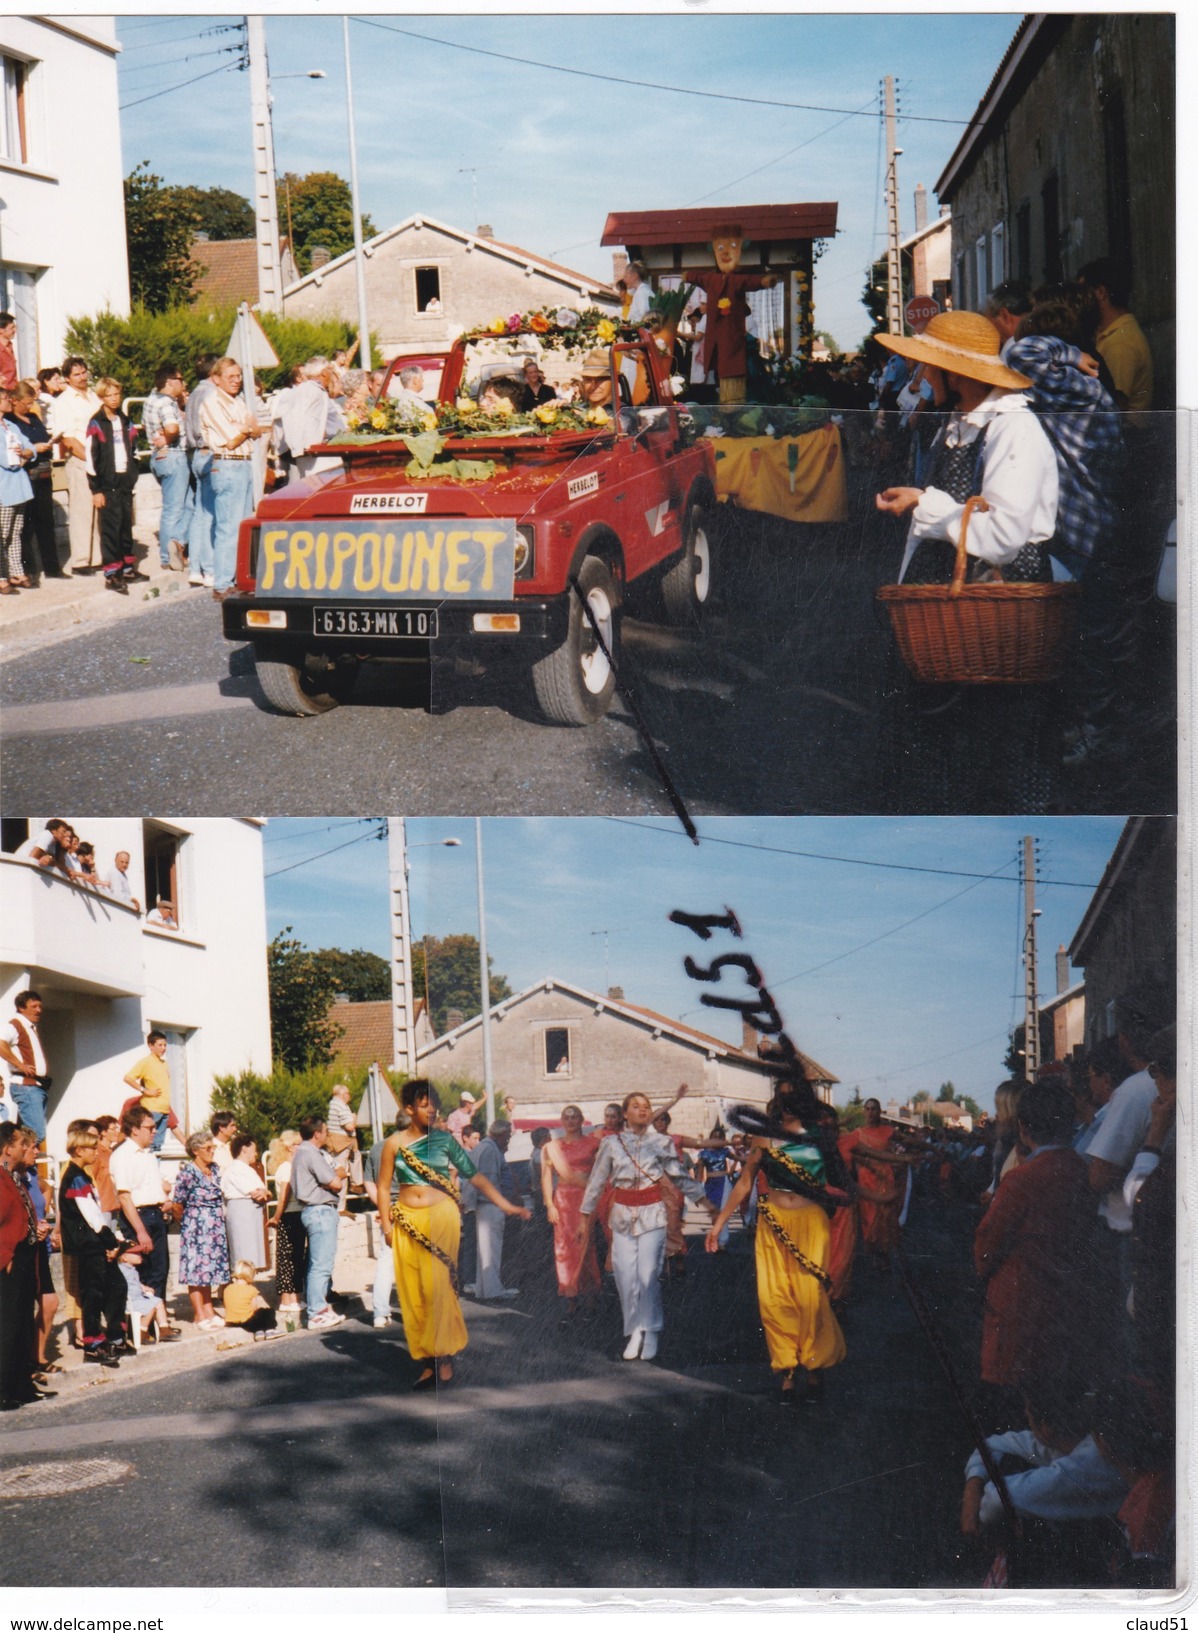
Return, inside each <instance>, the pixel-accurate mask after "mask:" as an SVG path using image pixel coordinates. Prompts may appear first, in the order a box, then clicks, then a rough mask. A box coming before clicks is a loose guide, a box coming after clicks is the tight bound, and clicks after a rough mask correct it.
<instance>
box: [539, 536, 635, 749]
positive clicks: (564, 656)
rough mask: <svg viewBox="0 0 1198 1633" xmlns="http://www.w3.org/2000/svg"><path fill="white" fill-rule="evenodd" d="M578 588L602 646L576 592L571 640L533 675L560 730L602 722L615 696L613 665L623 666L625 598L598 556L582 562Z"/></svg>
mask: <svg viewBox="0 0 1198 1633" xmlns="http://www.w3.org/2000/svg"><path fill="white" fill-rule="evenodd" d="M578 588H579V590H580V591H581V592H582V600H583V601H585V602H586V605H587V607H588V608H589V609H590V611H591V613H592V614H593V615H594V619H595V623H596V624H597V625H598V627H599V632H600V634H601V635H602V637H603V641H602V645H601V644H600V642H599V640H598V639H597V638H596V635H595V630H594V628H593V627H592V624H591V620H590V618H588V617H587V615H586V613H585V612H584V610H583V606H582V602H581V601H580V600H579V597H578V595H577V594H576V592H575V591H574V589H573V588H572V587H571V589H570V592H569V594H570V615H569V628H568V630H567V633H566V639H565V640H564V641H563V642H562V644H561V646H559V647H558V649H557V651H556V652H551V653H549V655H548V656H547V657H544V658H542V659H541V660H540V661H539V662H538V663H536V664H534V666H533V671H532V681H533V689H534V691H535V693H536V698H537V704H538V706H539V708H540V710H541V713H542V714H543V715H544V716H545V718H546V719H547V720H549V721H552V722H553V724H554V725H559V726H589V725H590V724H591V723H592V722H593V721H596V720H601V719H602V718H603V716H604V715H605V714H606V713H607V711H608V709H609V707H610V706H611V700H612V697H613V696H614V695H615V690H616V676H615V670H614V668H613V663H616V664H618V663H619V650H620V597H619V592H618V591H617V589H616V584H615V580H614V579H613V578H612V576H611V573H610V571H609V570H608V567H607V564H606V563H605V562H603V561H601V560H600V559H599V557H598V556H588V557H587V558H586V560H585V561H584V562H583V564H582V568H581V570H580V572H579V574H578ZM604 647H606V648H607V652H606V653H605V652H604V650H603V648H604ZM609 655H610V658H609Z"/></svg>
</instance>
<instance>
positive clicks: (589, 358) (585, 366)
mask: <svg viewBox="0 0 1198 1633" xmlns="http://www.w3.org/2000/svg"><path fill="white" fill-rule="evenodd" d="M581 373H582V377H583V379H584V380H588V379H589V380H598V379H603V380H606V379H607V378H608V376H609V375H610V374H611V353H610V352H609V351H608V350H607V348H606V347H605V346H596V347H595V349H594V351H590V352H588V353H587V354H586V356H585V357H584V358H583V360H582V369H581Z"/></svg>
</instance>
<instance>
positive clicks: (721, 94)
mask: <svg viewBox="0 0 1198 1633" xmlns="http://www.w3.org/2000/svg"><path fill="white" fill-rule="evenodd" d="M353 21H354V22H355V23H361V24H363V25H364V26H365V27H367V28H381V29H382V30H383V32H384V33H385V34H402V35H403V36H404V37H405V38H406V39H409V40H423V41H425V43H426V44H428V45H444V46H447V47H448V48H449V49H450V50H451V51H468V52H470V53H471V54H472V55H473V56H476V57H494V58H495V59H496V60H497V61H499V62H514V63H517V64H518V65H519V66H520V67H521V68H544V69H546V70H547V71H548V72H549V73H553V74H571V75H573V76H574V77H575V78H576V79H598V80H602V81H603V82H604V84H606V85H630V86H632V87H633V88H634V89H636V90H640V91H669V92H670V93H671V94H672V95H674V96H697V97H702V98H704V99H705V100H707V101H711V102H739V103H743V104H748V105H749V106H752V107H755V108H788V109H790V110H791V111H792V112H796V113H842V114H844V115H845V116H846V117H847V118H855V117H857V115H858V114H859V112H860V111H861V110H859V109H857V108H829V107H826V106H823V105H822V104H820V103H816V102H778V101H774V100H773V99H771V98H769V97H763V96H735V95H733V94H732V93H731V92H728V91H697V90H694V89H693V88H692V87H690V86H688V85H661V84H659V83H658V82H657V81H656V80H651V79H626V78H624V77H623V75H621V74H600V73H598V72H596V71H595V70H594V69H590V68H566V67H564V66H563V65H562V64H561V63H558V62H538V61H537V60H536V59H535V58H532V57H517V56H513V55H511V54H510V53H509V52H506V51H488V50H486V49H485V48H484V47H483V46H481V45H461V44H460V43H459V42H458V41H457V40H442V39H438V37H437V36H436V35H435V34H418V33H417V32H416V31H415V30H414V29H411V28H394V27H392V26H391V25H390V24H388V23H380V22H379V21H378V20H377V19H376V18H374V17H355V18H353ZM869 117H871V118H872V117H873V115H872V114H871V115H870V116H869ZM906 117H907V118H908V119H918V120H920V121H922V122H923V123H924V124H932V125H962V126H965V127H966V128H969V127H970V126H972V125H974V124H975V123H978V121H975V120H972V119H946V118H944V117H942V116H941V115H939V114H930V113H922V114H921V113H911V114H908V115H907V116H906Z"/></svg>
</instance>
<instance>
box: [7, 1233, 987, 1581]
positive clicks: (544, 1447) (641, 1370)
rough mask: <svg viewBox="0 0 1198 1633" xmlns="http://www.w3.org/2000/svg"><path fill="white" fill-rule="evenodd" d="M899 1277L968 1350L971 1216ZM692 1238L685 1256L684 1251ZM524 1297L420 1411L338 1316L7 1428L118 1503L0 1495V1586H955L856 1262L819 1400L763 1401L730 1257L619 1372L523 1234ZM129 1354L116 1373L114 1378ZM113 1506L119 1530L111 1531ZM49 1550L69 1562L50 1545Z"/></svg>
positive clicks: (705, 1262)
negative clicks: (111, 1465)
mask: <svg viewBox="0 0 1198 1633" xmlns="http://www.w3.org/2000/svg"><path fill="white" fill-rule="evenodd" d="M924 1213H925V1217H924V1218H923V1220H922V1222H920V1221H918V1220H916V1221H913V1224H912V1227H911V1229H910V1232H909V1242H908V1246H909V1251H910V1254H911V1256H912V1260H913V1263H914V1265H915V1266H916V1268H917V1269H918V1271H919V1272H920V1274H921V1276H923V1277H925V1278H926V1284H927V1286H928V1287H929V1289H930V1290H931V1291H932V1292H933V1294H934V1296H935V1298H936V1301H937V1303H938V1305H939V1307H940V1308H941V1310H942V1311H943V1312H945V1314H946V1319H947V1330H948V1333H949V1338H950V1341H951V1343H952V1344H953V1347H954V1349H955V1350H956V1351H957V1353H958V1354H959V1355H960V1356H961V1358H962V1362H963V1365H964V1366H969V1365H970V1364H971V1363H976V1354H977V1349H976V1340H977V1295H976V1289H975V1288H974V1287H973V1284H972V1279H971V1277H970V1274H969V1271H968V1266H967V1262H966V1257H965V1253H966V1244H967V1240H968V1236H967V1228H968V1226H967V1220H966V1218H965V1216H964V1215H958V1216H956V1217H954V1218H947V1219H946V1218H945V1217H941V1216H938V1215H937V1214H936V1213H935V1212H934V1211H933V1212H931V1213H929V1212H928V1211H927V1210H924ZM698 1246H699V1243H698V1239H697V1238H695V1239H693V1240H692V1243H691V1247H692V1250H694V1249H697V1248H698ZM525 1249H526V1252H525V1255H524V1261H523V1262H522V1263H516V1264H510V1265H509V1267H508V1272H507V1274H508V1279H509V1280H511V1279H513V1273H515V1274H516V1275H518V1276H519V1279H520V1285H521V1297H520V1298H519V1300H518V1301H517V1302H516V1303H515V1304H514V1305H510V1306H489V1307H483V1306H478V1305H474V1304H467V1306H466V1309H467V1319H468V1322H469V1326H470V1348H469V1350H468V1352H467V1355H466V1357H465V1358H464V1360H463V1361H462V1363H461V1364H460V1368H459V1379H458V1381H457V1382H456V1383H455V1385H454V1387H453V1388H452V1390H450V1391H445V1392H442V1394H441V1395H440V1398H439V1400H436V1399H430V1398H428V1397H425V1396H423V1395H412V1394H411V1393H410V1391H409V1388H408V1384H409V1382H410V1380H411V1379H412V1378H413V1376H414V1375H415V1368H414V1366H413V1364H412V1362H411V1361H410V1359H409V1358H408V1356H407V1354H406V1351H405V1349H404V1345H403V1341H402V1336H401V1332H400V1329H399V1327H398V1326H394V1327H392V1328H391V1329H389V1330H388V1331H387V1332H385V1333H381V1334H380V1333H376V1332H375V1331H374V1330H373V1329H371V1328H370V1327H368V1326H367V1325H365V1323H364V1322H363V1321H361V1320H358V1319H353V1320H351V1321H350V1322H348V1323H347V1324H346V1325H345V1326H343V1327H341V1328H339V1329H337V1330H335V1331H333V1332H331V1333H329V1334H327V1335H322V1336H319V1337H318V1336H316V1335H312V1336H311V1337H308V1336H304V1337H303V1338H299V1339H293V1340H288V1341H287V1342H285V1343H281V1344H278V1345H274V1346H271V1345H257V1346H253V1347H252V1348H250V1349H248V1350H245V1351H239V1352H237V1353H235V1354H232V1355H228V1356H225V1357H222V1358H220V1359H219V1361H218V1362H217V1363H216V1364H214V1365H213V1366H212V1367H211V1368H209V1369H207V1370H205V1371H199V1372H197V1371H193V1372H189V1373H187V1374H186V1375H184V1376H182V1377H179V1378H175V1379H173V1380H170V1381H167V1382H157V1383H149V1384H146V1385H144V1386H139V1387H136V1388H133V1389H122V1390H121V1391H120V1392H119V1393H113V1394H110V1395H108V1396H107V1398H106V1396H105V1391H104V1390H103V1389H102V1388H99V1387H98V1388H97V1389H96V1390H94V1391H93V1392H90V1395H89V1398H88V1399H86V1400H75V1401H72V1402H71V1403H70V1404H69V1405H67V1406H65V1407H62V1408H61V1409H60V1408H58V1407H55V1406H52V1405H51V1406H47V1407H45V1408H30V1409H27V1410H26V1411H24V1412H22V1413H20V1414H18V1415H16V1416H14V1417H12V1418H8V1419H6V1420H4V1422H3V1425H2V1426H0V1473H2V1472H3V1470H4V1469H7V1468H9V1467H11V1466H13V1465H14V1464H15V1463H41V1462H44V1461H46V1460H50V1459H65V1460H67V1461H68V1462H70V1461H73V1460H78V1459H83V1458H90V1457H101V1456H107V1457H116V1458H120V1459H124V1460H126V1461H127V1462H129V1463H130V1464H132V1466H133V1470H134V1472H133V1474H132V1476H131V1477H130V1478H129V1479H128V1480H127V1481H126V1482H125V1483H124V1484H123V1485H122V1486H120V1487H119V1488H117V1487H111V1486H109V1487H104V1488H99V1489H96V1490H92V1491H81V1492H76V1493H74V1494H70V1495H66V1496H61V1497H56V1498H46V1499H41V1500H37V1501H34V1500H26V1501H24V1502H21V1503H14V1502H4V1503H3V1504H0V1524H2V1525H3V1529H4V1536H5V1553H6V1558H7V1560H8V1561H9V1563H8V1565H7V1566H6V1569H5V1576H6V1579H7V1581H8V1582H9V1583H10V1584H12V1585H15V1586H20V1585H32V1584H39V1585H43V1586H70V1585H72V1584H76V1583H89V1584H94V1585H98V1586H123V1585H128V1584H143V1585H146V1586H154V1585H157V1584H167V1585H169V1584H174V1585H180V1586H192V1585H201V1584H205V1583H210V1582H212V1581H214V1580H216V1581H221V1582H223V1583H225V1584H237V1585H245V1586H259V1585H261V1586H274V1587H278V1586H284V1585H308V1584H312V1585H316V1584H320V1585H333V1584H335V1583H336V1584H344V1585H347V1586H383V1585H386V1586H409V1587H410V1586H423V1585H438V1586H439V1585H442V1584H445V1585H448V1586H450V1587H460V1588H463V1589H465V1588H488V1587H502V1586H517V1585H519V1586H545V1587H553V1586H562V1587H565V1586H573V1587H582V1586H592V1587H604V1586H618V1585H625V1586H638V1587H654V1586H656V1587H666V1586H669V1587H692V1588H703V1587H716V1586H725V1587H727V1586H743V1587H752V1586H756V1587H766V1588H769V1587H787V1586H792V1587H793V1586H805V1587H826V1586H836V1585H840V1586H856V1587H884V1586H896V1587H897V1586H912V1587H913V1586H948V1585H953V1584H956V1583H961V1584H968V1585H976V1583H977V1582H978V1581H979V1580H980V1579H981V1575H982V1574H983V1572H984V1569H985V1561H982V1562H981V1563H980V1565H979V1561H978V1559H977V1558H976V1557H975V1556H973V1555H971V1554H962V1553H961V1551H960V1539H959V1538H958V1537H957V1536H956V1534H955V1513H956V1508H957V1505H958V1503H959V1498H960V1471H961V1468H962V1465H963V1460H964V1456H965V1452H966V1441H965V1437H964V1430H963V1428H962V1425H961V1423H960V1420H959V1419H958V1418H957V1416H956V1414H955V1412H954V1410H953V1408H952V1405H951V1402H950V1400H949V1398H948V1396H947V1393H946V1389H945V1386H944V1383H943V1380H942V1378H941V1376H940V1374H939V1372H938V1370H937V1368H936V1366H935V1363H934V1362H933V1360H932V1358H931V1356H930V1354H929V1351H928V1348H927V1345H926V1343H925V1342H924V1339H923V1337H922V1335H921V1333H920V1331H919V1329H918V1327H917V1326H916V1324H915V1322H914V1320H913V1318H912V1316H911V1314H910V1311H909V1309H908V1307H907V1304H906V1302H905V1300H904V1298H903V1296H902V1294H901V1292H900V1291H899V1288H898V1284H897V1281H896V1282H893V1283H884V1282H880V1281H878V1280H876V1279H872V1280H871V1279H870V1278H869V1277H867V1276H865V1275H864V1274H863V1273H860V1274H859V1278H858V1280H859V1286H858V1290H857V1293H856V1295H855V1297H854V1301H853V1303H852V1306H851V1308H850V1311H849V1315H848V1318H847V1321H846V1335H847V1341H848V1346H849V1354H848V1358H847V1360H846V1361H845V1363H844V1364H843V1365H842V1366H841V1367H840V1368H839V1369H837V1371H836V1372H835V1373H834V1374H832V1375H831V1376H830V1379H829V1383H828V1390H827V1398H826V1400H825V1401H824V1402H823V1403H821V1404H819V1405H817V1406H811V1407H807V1408H803V1409H799V1410H791V1411H784V1410H783V1409H782V1408H780V1407H779V1406H778V1404H777V1403H776V1401H775V1399H774V1396H773V1391H772V1386H771V1381H770V1375H769V1372H768V1370H767V1366H766V1364H765V1353H764V1345H763V1340H762V1338H761V1334H760V1328H759V1326H758V1321H757V1311H756V1300H755V1296H754V1283H753V1273H752V1260H751V1256H750V1253H749V1251H748V1249H749V1242H748V1240H747V1239H746V1238H744V1237H741V1236H737V1235H734V1237H733V1242H732V1251H730V1252H729V1253H728V1254H726V1255H722V1256H720V1257H718V1258H715V1259H712V1258H708V1257H701V1256H699V1255H698V1254H697V1253H696V1252H694V1251H692V1255H691V1259H690V1269H689V1273H688V1274H687V1276H686V1277H685V1278H683V1279H679V1280H675V1281H672V1282H671V1283H670V1284H669V1285H668V1287H667V1289H666V1308H667V1330H666V1335H665V1340H664V1342H663V1345H662V1349H661V1353H660V1357H659V1360H658V1361H657V1362H656V1363H654V1364H651V1365H649V1364H644V1363H641V1364H637V1365H635V1366H633V1365H629V1364H626V1363H623V1362H621V1361H620V1360H619V1359H618V1356H619V1349H620V1345H621V1344H622V1339H621V1338H620V1337H619V1332H618V1312H617V1308H616V1305H615V1300H614V1295H613V1294H612V1293H611V1292H610V1290H609V1291H608V1293H607V1296H606V1297H605V1300H604V1303H603V1305H602V1308H601V1310H600V1313H599V1314H598V1316H597V1317H596V1318H595V1320H594V1322H593V1323H592V1324H590V1325H588V1326H585V1327H580V1328H579V1330H578V1331H577V1332H574V1331H568V1332H563V1331H561V1330H560V1328H559V1325H558V1318H559V1308H558V1304H557V1300H556V1297H555V1296H554V1291H553V1286H552V1282H551V1279H550V1278H551V1269H550V1262H549V1259H548V1257H547V1254H546V1251H545V1244H544V1242H543V1241H541V1242H540V1243H537V1242H536V1241H535V1239H529V1238H526V1239H525ZM131 1364H136V1363H131ZM114 1518H116V1519H117V1520H118V1521H119V1523H118V1524H117V1526H116V1527H115V1529H114ZM64 1538H69V1539H70V1545H69V1547H67V1548H64V1547H63V1545H62V1544H63V1539H64Z"/></svg>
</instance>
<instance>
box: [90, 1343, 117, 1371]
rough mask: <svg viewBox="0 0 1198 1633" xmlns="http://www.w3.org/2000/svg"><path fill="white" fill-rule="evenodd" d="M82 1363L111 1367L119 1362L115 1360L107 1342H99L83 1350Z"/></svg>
mask: <svg viewBox="0 0 1198 1633" xmlns="http://www.w3.org/2000/svg"><path fill="white" fill-rule="evenodd" d="M83 1364H84V1366H95V1367H110V1368H111V1367H119V1366H120V1364H121V1363H120V1362H119V1361H118V1360H117V1358H116V1356H115V1355H114V1354H113V1353H112V1351H111V1350H110V1349H109V1348H108V1345H107V1344H99V1345H97V1346H96V1347H95V1348H93V1349H85V1350H84V1352H83Z"/></svg>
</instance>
